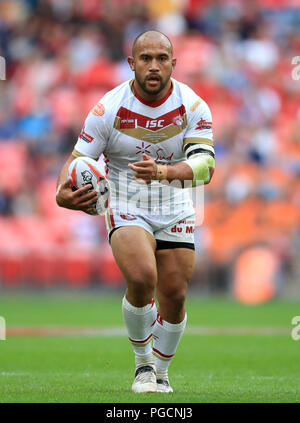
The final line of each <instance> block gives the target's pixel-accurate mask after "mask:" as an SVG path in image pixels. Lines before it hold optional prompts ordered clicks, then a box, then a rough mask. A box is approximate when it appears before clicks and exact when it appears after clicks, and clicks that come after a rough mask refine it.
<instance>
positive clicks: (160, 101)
mask: <svg viewBox="0 0 300 423" xmlns="http://www.w3.org/2000/svg"><path fill="white" fill-rule="evenodd" d="M132 91H133V94H134V95H135V96H136V98H137V99H138V100H139V101H140V102H141V103H143V104H146V106H149V107H158V106H160V105H161V104H163V103H164V102H165V101H166V100H167V99H168V98H169V97H170V95H171V94H172V91H173V83H172V82H171V86H170V89H169V91H168V92H167V94H166V95H165V96H164V97H163V98H162V99H161V100H157V101H147V100H145V99H144V98H142V97H141V96H140V95H139V94H138V93H137V92H136V90H135V88H134V82H133V84H132Z"/></svg>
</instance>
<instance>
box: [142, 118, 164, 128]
mask: <svg viewBox="0 0 300 423" xmlns="http://www.w3.org/2000/svg"><path fill="white" fill-rule="evenodd" d="M163 127H164V119H160V120H157V119H153V120H147V122H146V128H163Z"/></svg>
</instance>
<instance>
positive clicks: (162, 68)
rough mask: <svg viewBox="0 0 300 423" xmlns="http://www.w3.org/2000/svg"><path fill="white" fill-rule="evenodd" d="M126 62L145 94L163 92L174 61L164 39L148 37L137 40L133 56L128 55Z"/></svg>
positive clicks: (155, 94)
mask: <svg viewBox="0 0 300 423" xmlns="http://www.w3.org/2000/svg"><path fill="white" fill-rule="evenodd" d="M128 62H129V64H130V67H131V69H132V70H133V71H134V72H135V80H136V82H137V83H138V85H139V86H140V88H141V89H142V90H143V92H144V93H145V94H146V95H148V96H151V97H152V96H159V94H160V93H163V94H164V89H165V88H168V82H169V81H170V77H171V74H172V71H173V67H174V66H175V63H176V59H173V57H172V50H171V47H170V45H169V44H168V42H167V41H166V40H164V39H157V38H148V39H145V40H143V41H141V42H138V43H137V46H136V48H135V52H134V57H129V58H128Z"/></svg>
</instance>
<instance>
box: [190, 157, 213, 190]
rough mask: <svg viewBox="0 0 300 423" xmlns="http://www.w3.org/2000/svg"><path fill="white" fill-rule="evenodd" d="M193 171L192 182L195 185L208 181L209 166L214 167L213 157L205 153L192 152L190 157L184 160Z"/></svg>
mask: <svg viewBox="0 0 300 423" xmlns="http://www.w3.org/2000/svg"><path fill="white" fill-rule="evenodd" d="M185 163H186V164H188V165H189V166H190V167H191V168H192V171H193V173H194V178H193V184H192V186H193V187H195V186H197V185H199V183H200V182H202V183H204V184H207V183H208V182H209V181H210V172H209V167H212V168H213V169H214V168H215V159H214V158H213V157H212V156H211V155H210V154H206V153H201V154H194V155H193V156H192V157H191V158H190V159H187V160H185Z"/></svg>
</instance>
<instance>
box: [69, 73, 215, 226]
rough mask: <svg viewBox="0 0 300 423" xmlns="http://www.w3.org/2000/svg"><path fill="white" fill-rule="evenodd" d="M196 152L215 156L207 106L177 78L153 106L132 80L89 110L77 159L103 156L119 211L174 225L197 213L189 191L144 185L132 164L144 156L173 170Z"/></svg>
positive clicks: (114, 206) (155, 183)
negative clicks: (178, 220)
mask: <svg viewBox="0 0 300 423" xmlns="http://www.w3.org/2000/svg"><path fill="white" fill-rule="evenodd" d="M193 151H194V152H196V151H197V152H210V154H214V149H213V134H212V116H211V112H210V109H209V107H208V105H207V104H206V103H205V101H203V100H202V99H201V98H200V97H199V96H198V95H197V94H196V93H195V92H194V91H193V90H192V89H191V88H189V87H188V86H187V85H185V84H183V83H180V82H178V81H176V80H175V79H172V87H171V89H170V91H169V92H168V94H167V95H166V96H165V97H164V98H163V99H162V100H160V101H157V102H151V103H149V102H147V101H145V100H144V99H142V98H140V97H139V95H138V94H137V93H135V90H134V80H131V81H126V82H124V83H122V84H121V85H119V86H118V87H116V88H114V89H113V90H111V91H109V92H108V93H107V94H105V95H104V97H103V98H102V99H101V100H100V101H99V103H98V104H97V105H96V106H95V107H94V108H93V109H92V110H91V111H90V113H89V114H88V116H87V118H86V121H85V124H84V127H83V129H82V131H81V133H80V135H79V138H78V141H77V143H76V145H75V148H74V151H73V154H74V155H75V156H76V157H78V156H82V155H84V156H88V157H92V158H94V159H96V160H97V159H98V158H99V157H100V156H101V154H103V155H104V158H105V162H106V165H107V168H108V172H107V177H108V179H109V181H110V183H111V185H112V193H111V200H110V207H111V208H112V209H113V210H114V211H118V210H119V211H121V212H122V213H129V214H130V213H131V214H139V215H145V216H146V215H147V216H148V217H149V216H152V217H153V219H156V218H157V219H158V220H161V219H162V218H164V219H165V220H166V221H172V220H173V218H174V217H179V218H184V217H187V216H190V215H191V214H193V213H194V208H193V204H192V201H191V198H190V195H189V190H187V189H182V188H181V184H179V183H177V187H176V186H175V187H174V184H175V185H176V182H175V183H174V182H173V183H170V186H168V185H165V184H162V183H160V182H159V181H152V182H151V184H148V185H147V184H140V183H138V182H136V181H134V179H133V175H134V172H133V171H132V170H131V169H129V168H128V164H129V163H134V162H137V161H140V160H142V153H143V152H144V153H146V154H147V155H149V156H151V157H152V158H153V159H154V160H155V161H156V163H157V164H169V165H172V164H175V163H178V162H181V161H183V160H185V159H186V158H187V157H189V155H191V154H193ZM177 182H178V181H177ZM179 187H180V188H179ZM155 216H156V217H155Z"/></svg>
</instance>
